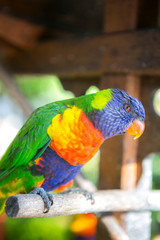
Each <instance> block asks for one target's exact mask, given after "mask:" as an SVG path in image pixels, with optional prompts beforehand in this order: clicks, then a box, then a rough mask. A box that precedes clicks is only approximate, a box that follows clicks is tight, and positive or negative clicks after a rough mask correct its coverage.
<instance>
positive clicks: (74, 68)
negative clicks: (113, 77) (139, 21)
mask: <svg viewBox="0 0 160 240" xmlns="http://www.w3.org/2000/svg"><path fill="white" fill-rule="evenodd" d="M159 46H160V30H159V29H157V30H147V31H133V32H128V33H117V34H110V35H105V34H104V35H101V36H94V37H84V38H76V39H65V40H64V39H63V40H62V39H61V40H60V39H59V40H55V41H52V42H47V43H41V44H37V45H35V46H33V47H32V48H31V49H29V50H27V51H25V52H22V51H21V52H17V54H15V55H14V56H12V57H10V58H7V59H6V60H4V63H5V64H6V66H7V67H8V68H9V69H10V70H12V72H14V73H51V74H57V75H59V76H70V77H71V76H86V75H91V76H93V75H98V76H99V75H101V74H102V73H113V72H114V73H129V72H132V73H135V74H143V75H148V74H153V75H156V74H158V75H160V65H159V62H160V48H159Z"/></svg>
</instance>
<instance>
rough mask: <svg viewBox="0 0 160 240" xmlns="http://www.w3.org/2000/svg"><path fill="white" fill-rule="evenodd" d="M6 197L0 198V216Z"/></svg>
mask: <svg viewBox="0 0 160 240" xmlns="http://www.w3.org/2000/svg"><path fill="white" fill-rule="evenodd" d="M0 194H1V193H0ZM7 198H8V197H4V198H0V216H1V215H2V213H3V212H4V209H5V203H6V200H7Z"/></svg>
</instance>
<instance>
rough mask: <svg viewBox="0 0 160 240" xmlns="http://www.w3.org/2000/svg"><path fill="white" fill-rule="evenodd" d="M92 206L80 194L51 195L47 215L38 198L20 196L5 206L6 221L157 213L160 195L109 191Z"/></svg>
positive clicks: (143, 192) (97, 197)
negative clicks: (134, 212) (101, 213)
mask: <svg viewBox="0 0 160 240" xmlns="http://www.w3.org/2000/svg"><path fill="white" fill-rule="evenodd" d="M94 198H95V203H94V204H91V201H90V200H87V199H86V198H85V197H84V196H83V195H82V194H78V193H74V192H70V193H63V194H55V195H54V204H53V205H52V207H51V209H50V211H49V212H48V213H46V214H44V213H43V211H44V204H43V201H42V199H41V197H40V196H38V195H35V194H20V195H15V196H11V197H9V198H8V200H7V202H6V209H5V210H6V213H7V215H8V216H9V217H16V218H36V217H52V216H62V215H72V214H79V213H90V212H95V213H98V212H110V211H116V212H117V211H144V210H152V211H158V210H160V191H136V190H134V191H122V190H108V191H97V192H95V193H94Z"/></svg>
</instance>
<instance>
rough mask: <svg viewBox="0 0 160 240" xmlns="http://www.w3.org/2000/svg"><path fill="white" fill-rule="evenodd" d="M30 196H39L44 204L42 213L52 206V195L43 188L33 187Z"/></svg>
mask: <svg viewBox="0 0 160 240" xmlns="http://www.w3.org/2000/svg"><path fill="white" fill-rule="evenodd" d="M30 194H38V195H40V196H41V198H42V200H43V202H44V206H45V209H44V213H47V212H48V211H49V210H50V208H51V206H52V205H53V195H52V194H49V193H47V192H46V191H45V190H44V189H43V188H41V187H34V189H33V190H32V191H31V192H30Z"/></svg>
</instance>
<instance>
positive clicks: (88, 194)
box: [64, 188, 95, 204]
mask: <svg viewBox="0 0 160 240" xmlns="http://www.w3.org/2000/svg"><path fill="white" fill-rule="evenodd" d="M64 193H78V194H79V193H80V194H83V196H85V198H86V199H87V200H91V204H94V203H95V199H94V194H93V193H91V192H88V191H87V190H84V189H82V188H71V189H67V190H66V191H64Z"/></svg>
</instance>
